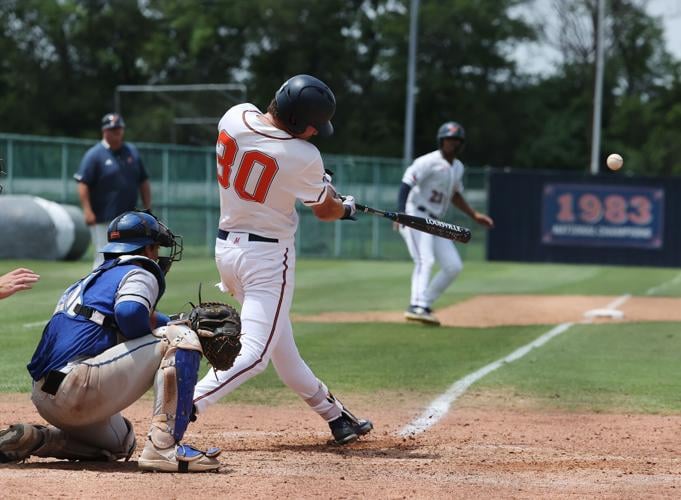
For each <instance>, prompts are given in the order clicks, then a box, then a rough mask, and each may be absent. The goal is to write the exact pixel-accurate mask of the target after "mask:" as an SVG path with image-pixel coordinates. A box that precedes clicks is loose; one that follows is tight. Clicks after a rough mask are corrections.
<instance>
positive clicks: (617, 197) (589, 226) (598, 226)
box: [542, 184, 664, 248]
mask: <svg viewBox="0 0 681 500" xmlns="http://www.w3.org/2000/svg"><path fill="white" fill-rule="evenodd" d="M663 217H664V190H663V189H660V188H650V187H629V186H608V185H589V184H546V185H545V186H544V192H543V203H542V243H544V244H547V245H579V246H582V245H593V246H603V247H605V246H616V247H636V248H660V247H661V246H662V243H663V237H662V228H663Z"/></svg>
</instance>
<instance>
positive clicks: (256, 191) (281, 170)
mask: <svg viewBox="0 0 681 500" xmlns="http://www.w3.org/2000/svg"><path fill="white" fill-rule="evenodd" d="M216 152H217V159H218V167H217V168H218V182H219V184H220V223H219V231H218V239H217V240H216V245H215V260H216V263H217V267H218V271H219V273H220V278H221V285H222V286H223V287H224V289H226V290H227V291H229V292H230V293H231V294H232V295H233V296H234V297H235V298H236V299H237V301H238V302H239V303H241V305H242V308H241V323H242V337H241V343H242V349H241V353H240V355H239V356H238V357H237V359H236V362H235V363H234V366H233V367H232V368H230V369H229V370H227V371H218V372H217V373H216V374H214V373H212V372H209V373H208V374H207V375H206V376H205V377H204V378H203V379H202V380H200V381H199V383H198V384H197V386H196V390H195V392H194V404H195V406H196V410H197V412H198V413H201V412H202V411H204V410H205V409H206V407H207V406H209V405H210V404H212V403H215V402H217V401H218V400H219V399H220V398H222V397H223V396H226V395H227V394H229V393H230V392H232V391H233V390H234V389H236V388H237V387H239V386H240V385H241V384H243V383H244V382H246V380H248V379H250V378H251V377H253V376H255V375H257V374H258V373H261V372H262V371H263V370H265V368H266V367H267V364H268V363H269V361H270V359H271V360H272V363H273V364H274V368H275V370H276V371H277V374H278V375H279V377H280V378H281V380H282V381H283V382H284V383H285V384H286V385H287V386H289V387H290V388H291V389H293V390H294V391H295V392H297V393H298V394H299V395H300V397H301V398H303V399H304V400H305V401H306V402H307V403H308V405H310V407H311V408H312V409H313V410H314V411H316V412H317V413H318V414H319V415H321V416H322V417H323V418H324V419H325V420H326V421H327V422H328V421H331V420H334V419H336V418H338V417H339V416H340V414H341V410H342V405H340V404H339V403H337V402H336V401H335V399H334V398H333V397H329V393H328V389H327V388H326V386H325V385H324V384H323V383H322V382H321V381H319V380H318V379H317V377H315V375H314V373H312V370H310V368H309V367H308V366H307V364H306V363H305V361H303V359H302V358H301V357H300V354H299V353H298V348H297V347H296V344H295V342H294V339H293V329H292V326H291V321H290V319H289V310H290V308H291V302H292V300H293V291H294V286H295V276H294V271H295V263H296V252H295V246H294V234H295V232H296V229H297V227H298V214H297V212H296V209H295V204H296V200H301V201H302V202H303V203H304V204H305V205H308V206H314V205H317V204H319V203H320V202H321V201H322V200H323V199H324V197H325V196H326V189H327V185H328V184H327V182H326V181H325V180H324V166H323V163H322V158H321V155H320V153H319V150H318V149H317V148H316V147H315V146H314V145H313V144H311V143H309V142H307V141H305V140H302V139H297V138H295V137H293V136H291V135H290V134H288V133H287V132H285V131H283V130H280V129H278V128H276V127H274V126H273V125H271V124H270V123H268V122H267V121H264V119H263V114H262V113H261V112H260V111H259V110H258V109H257V108H256V107H255V106H253V105H252V104H240V105H237V106H234V107H232V108H231V109H229V110H228V111H227V112H226V113H225V115H224V116H223V117H222V119H221V120H220V123H219V136H218V143H217V146H216Z"/></svg>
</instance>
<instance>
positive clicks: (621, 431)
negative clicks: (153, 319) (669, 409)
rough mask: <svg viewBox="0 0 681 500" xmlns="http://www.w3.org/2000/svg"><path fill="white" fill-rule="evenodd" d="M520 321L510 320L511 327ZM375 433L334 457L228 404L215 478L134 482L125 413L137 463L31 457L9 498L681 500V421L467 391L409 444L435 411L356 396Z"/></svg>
mask: <svg viewBox="0 0 681 500" xmlns="http://www.w3.org/2000/svg"><path fill="white" fill-rule="evenodd" d="M615 299H616V297H566V296H561V297H546V296H542V297H532V296H482V297H476V298H473V299H471V300H468V301H466V302H462V303H459V304H457V305H455V306H452V307H449V308H446V309H441V310H439V311H438V312H437V313H438V316H439V317H440V319H441V320H442V321H443V323H444V324H446V325H457V326H494V325H498V324H534V323H538V324H552V323H562V322H566V321H575V322H577V321H581V320H583V319H584V316H583V313H584V312H585V311H587V310H589V309H596V308H603V307H605V306H606V305H608V304H611V303H612V302H613V300H615ZM680 306H681V300H679V299H659V298H655V299H653V298H651V299H647V298H638V297H637V298H630V299H628V300H626V301H625V302H624V303H623V305H622V306H621V307H620V308H619V309H620V310H621V311H622V312H623V313H624V318H623V319H622V320H610V321H637V320H652V319H654V320H667V321H679V320H681V307H680ZM505 311H511V314H505ZM296 320H298V321H303V320H308V321H312V320H314V321H322V320H323V321H338V320H342V321H355V320H357V321H379V320H380V321H403V319H402V315H401V312H386V313H371V314H364V315H361V316H360V315H355V314H349V313H348V314H337V315H330V314H324V315H318V316H314V317H309V316H308V317H298V318H296ZM344 399H345V402H346V403H348V405H349V407H351V408H353V409H356V410H357V412H358V413H360V414H361V415H363V416H367V417H369V418H371V419H372V420H373V421H374V423H375V430H374V432H372V433H371V434H369V435H368V436H366V437H364V438H363V439H362V440H361V441H359V442H357V443H354V444H352V445H349V446H347V447H338V446H334V445H330V444H328V443H327V440H328V439H329V437H330V434H329V431H328V427H327V426H326V424H325V423H324V422H323V421H322V420H321V419H320V418H319V417H317V416H316V415H315V414H314V413H312V412H311V411H310V410H309V409H308V408H307V406H306V405H305V404H304V403H302V402H294V403H286V404H283V405H280V406H275V407H271V406H257V405H232V404H221V405H215V406H214V407H212V408H211V409H210V410H209V412H208V413H207V414H206V415H202V416H201V417H200V419H199V421H198V422H196V423H195V424H192V425H191V426H190V428H189V431H188V433H187V436H186V441H187V442H191V443H193V444H195V445H197V446H200V447H207V446H212V445H217V446H221V447H222V448H223V450H224V452H223V455H222V457H221V459H222V461H223V468H222V470H221V471H220V472H219V473H210V474H188V475H181V474H154V473H143V472H140V471H138V470H137V466H136V459H137V457H138V456H139V453H140V451H141V447H142V444H143V443H144V439H145V433H146V430H147V427H148V422H149V417H150V413H151V406H152V401H151V400H150V399H146V400H144V401H140V402H138V403H136V404H134V405H133V406H132V407H131V408H129V409H128V410H126V411H125V412H124V414H125V415H126V416H127V417H128V418H129V419H130V420H131V421H132V422H133V424H134V425H135V430H136V433H137V439H138V443H140V445H139V447H138V450H137V451H136V453H135V455H134V457H133V459H132V460H131V461H130V462H127V463H77V462H73V463H71V462H65V461H56V460H47V459H36V458H31V459H29V460H28V461H27V462H25V463H21V464H4V465H0V484H1V485H2V496H3V498H32V497H41V498H53V497H58V498H92V497H100V496H101V497H105V498H110V499H118V498H126V499H136V498H146V499H157V498H164V499H165V498H188V497H192V498H197V497H209V498H249V499H252V498H296V499H298V498H343V499H349V498H357V499H360V498H362V499H363V498H424V499H425V498H428V499H431V498H472V497H478V498H592V497H598V498H678V497H680V496H681V458H680V457H679V453H680V452H681V447H680V446H679V442H680V441H679V432H678V430H679V429H680V428H681V416H678V415H671V416H665V415H626V414H594V413H571V412H558V411H550V412H547V411H546V410H544V409H542V408H539V407H537V406H536V405H535V404H534V403H533V402H532V401H524V400H521V399H518V398H517V397H515V396H511V395H507V394H493V393H482V392H478V391H470V392H468V393H467V394H465V395H464V396H463V397H462V398H461V399H459V400H457V402H456V405H455V407H454V408H453V410H452V411H450V412H449V413H448V414H447V415H446V416H445V417H444V418H443V419H442V420H441V421H439V422H438V423H437V424H436V425H434V426H433V427H431V428H429V429H428V430H427V431H426V432H424V433H422V434H418V435H413V436H407V437H401V436H400V435H399V431H400V430H401V429H402V428H403V427H404V426H405V425H406V424H407V423H409V422H410V421H411V420H412V419H413V418H414V417H415V416H417V415H418V414H419V413H420V412H421V410H422V409H423V407H424V406H426V405H427V404H428V403H429V400H427V399H425V398H424V396H423V395H420V394H414V393H385V394H374V395H372V396H360V395H352V394H351V395H346V397H345V398H344ZM19 421H24V422H33V423H44V422H42V421H41V420H40V418H39V417H38V416H37V414H36V413H35V410H34V408H33V406H32V404H31V403H30V400H29V396H28V395H27V394H10V395H0V428H4V427H6V426H7V425H9V424H11V423H15V422H19Z"/></svg>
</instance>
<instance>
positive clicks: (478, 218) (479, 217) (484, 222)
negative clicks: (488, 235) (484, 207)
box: [473, 212, 494, 229]
mask: <svg viewBox="0 0 681 500" xmlns="http://www.w3.org/2000/svg"><path fill="white" fill-rule="evenodd" d="M473 220H474V221H475V222H477V223H478V224H480V225H481V226H485V227H486V228H488V229H492V228H493V227H494V221H493V220H492V218H491V217H490V216H489V215H486V214H481V213H480V212H475V215H474V216H473Z"/></svg>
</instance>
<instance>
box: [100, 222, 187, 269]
mask: <svg viewBox="0 0 681 500" xmlns="http://www.w3.org/2000/svg"><path fill="white" fill-rule="evenodd" d="M107 239H108V240H109V243H107V244H106V245H105V246H104V247H103V248H102V249H101V250H100V252H102V253H104V254H118V255H122V254H130V253H133V252H136V251H138V250H139V249H141V248H144V247H145V246H147V245H154V244H157V243H158V244H159V245H160V246H161V247H163V248H168V249H169V252H168V255H163V256H159V258H158V265H159V267H160V268H161V270H162V271H163V272H164V273H167V272H168V271H169V270H170V266H171V265H172V263H173V262H177V261H180V260H182V248H183V245H182V236H179V235H174V234H173V233H172V231H171V230H170V229H168V226H166V225H165V224H163V223H162V222H161V221H160V220H158V219H157V218H156V216H154V215H153V214H152V213H151V212H141V211H134V212H125V213H123V214H121V215H119V216H118V217H116V218H115V219H114V220H112V221H111V224H109V228H108V230H107Z"/></svg>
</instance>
